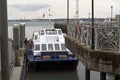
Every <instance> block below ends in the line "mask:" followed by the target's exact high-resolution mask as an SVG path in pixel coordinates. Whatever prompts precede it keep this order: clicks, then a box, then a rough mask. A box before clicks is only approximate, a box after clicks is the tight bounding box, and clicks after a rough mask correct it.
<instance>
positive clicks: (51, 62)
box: [26, 52, 78, 71]
mask: <svg viewBox="0 0 120 80" xmlns="http://www.w3.org/2000/svg"><path fill="white" fill-rule="evenodd" d="M65 53H66V52H65ZM65 53H64V52H45V53H43V54H44V55H42V56H34V55H33V54H30V53H29V52H28V53H27V56H26V58H27V65H28V70H29V71H36V70H37V71H38V70H56V69H57V70H76V68H77V64H78V59H77V58H76V57H75V56H73V55H69V54H67V55H65ZM51 54H52V55H51Z"/></svg>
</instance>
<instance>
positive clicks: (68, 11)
mask: <svg viewBox="0 0 120 80" xmlns="http://www.w3.org/2000/svg"><path fill="white" fill-rule="evenodd" d="M67 24H69V0H67Z"/></svg>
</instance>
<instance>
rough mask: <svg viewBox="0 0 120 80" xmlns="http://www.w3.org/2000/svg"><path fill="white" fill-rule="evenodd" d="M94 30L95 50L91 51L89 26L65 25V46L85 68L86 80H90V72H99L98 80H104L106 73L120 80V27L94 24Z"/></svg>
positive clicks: (90, 29) (90, 28)
mask: <svg viewBox="0 0 120 80" xmlns="http://www.w3.org/2000/svg"><path fill="white" fill-rule="evenodd" d="M94 30H95V36H94V41H95V42H94V43H95V44H94V46H95V49H92V48H91V45H92V44H91V40H92V36H91V34H92V26H91V25H90V24H80V25H76V24H69V25H67V36H66V37H65V40H66V46H67V47H68V48H69V49H70V50H71V52H73V53H74V54H75V55H76V56H77V57H78V58H79V60H80V61H81V62H82V63H83V64H84V66H85V67H86V68H85V69H86V70H85V75H86V76H85V77H86V80H90V71H91V70H93V71H98V72H100V80H106V73H110V74H113V75H114V79H115V80H120V76H119V75H120V27H117V26H116V25H115V24H113V23H107V22H106V23H99V24H94Z"/></svg>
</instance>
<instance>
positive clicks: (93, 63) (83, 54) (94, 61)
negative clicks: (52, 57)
mask: <svg viewBox="0 0 120 80" xmlns="http://www.w3.org/2000/svg"><path fill="white" fill-rule="evenodd" d="M65 43H66V47H67V48H68V49H70V50H71V52H73V53H74V54H75V55H76V56H77V57H78V58H79V60H80V61H81V62H82V63H83V64H84V65H85V66H86V67H87V68H88V69H90V70H95V71H100V72H106V73H114V74H118V75H120V61H119V59H120V54H119V53H118V52H112V51H105V50H91V49H90V48H89V47H86V46H85V45H82V44H80V42H79V41H77V40H75V39H74V38H72V37H70V36H66V37H65Z"/></svg>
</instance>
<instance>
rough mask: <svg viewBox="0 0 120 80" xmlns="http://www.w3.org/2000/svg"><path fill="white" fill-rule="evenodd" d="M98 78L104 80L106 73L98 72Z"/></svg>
mask: <svg viewBox="0 0 120 80" xmlns="http://www.w3.org/2000/svg"><path fill="white" fill-rule="evenodd" d="M100 80H106V73H104V72H100Z"/></svg>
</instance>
